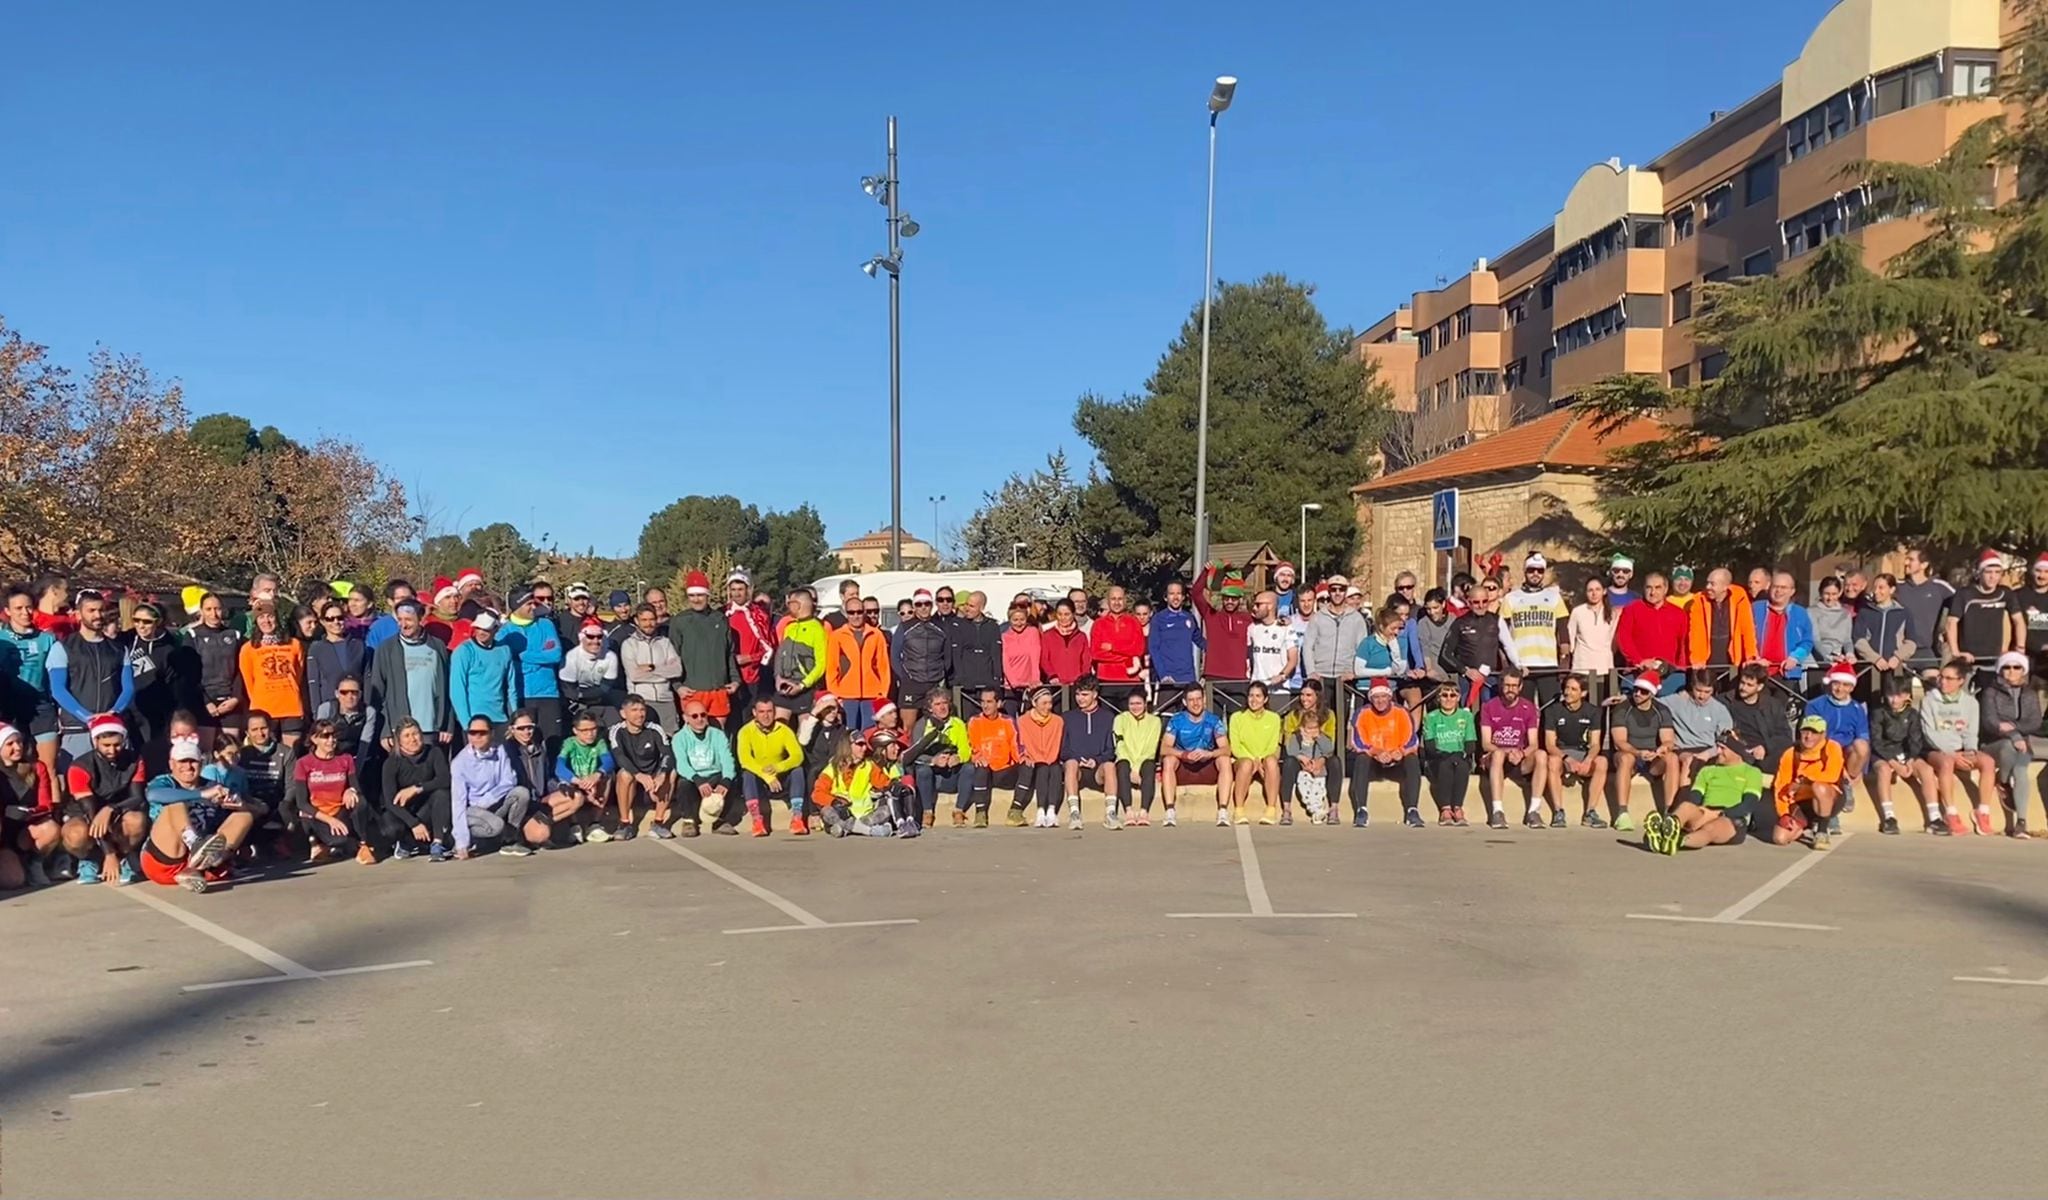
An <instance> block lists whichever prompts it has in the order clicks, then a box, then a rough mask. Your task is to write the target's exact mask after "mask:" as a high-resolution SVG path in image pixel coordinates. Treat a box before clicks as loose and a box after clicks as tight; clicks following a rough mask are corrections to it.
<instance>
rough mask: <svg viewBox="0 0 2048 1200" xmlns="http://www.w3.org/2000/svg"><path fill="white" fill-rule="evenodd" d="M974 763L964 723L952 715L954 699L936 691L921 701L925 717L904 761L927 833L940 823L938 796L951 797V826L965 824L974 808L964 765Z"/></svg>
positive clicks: (919, 721) (916, 727)
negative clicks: (941, 794) (968, 813)
mask: <svg viewBox="0 0 2048 1200" xmlns="http://www.w3.org/2000/svg"><path fill="white" fill-rule="evenodd" d="M973 759H974V747H973V746H972V745H971V744H969V742H968V738H967V722H965V721H962V720H961V719H960V718H958V717H956V716H954V715H953V697H952V695H951V694H950V693H948V692H947V691H946V689H945V688H935V689H933V690H932V692H931V694H930V695H928V696H926V697H925V698H924V714H923V715H922V716H920V717H918V719H917V724H915V725H913V726H911V729H910V746H909V751H908V757H907V758H906V759H905V760H904V761H905V765H906V766H907V767H908V774H909V776H910V780H911V782H912V783H913V784H915V785H916V786H917V813H916V816H917V819H918V821H919V823H920V824H922V825H923V826H924V827H925V828H926V829H930V828H931V827H932V824H933V823H934V822H936V821H937V820H938V819H939V815H938V814H939V793H941V792H951V793H953V824H954V825H956V826H959V825H965V824H967V810H968V808H970V807H971V806H972V805H973V798H972V792H973V788H972V786H971V784H972V781H971V780H970V779H969V778H968V771H967V764H968V763H970V762H972V761H973Z"/></svg>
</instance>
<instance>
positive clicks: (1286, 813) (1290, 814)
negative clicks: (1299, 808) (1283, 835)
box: [1280, 808, 1294, 825]
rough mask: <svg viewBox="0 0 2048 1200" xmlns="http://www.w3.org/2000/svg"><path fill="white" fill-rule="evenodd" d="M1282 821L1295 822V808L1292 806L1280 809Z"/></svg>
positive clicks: (1285, 823) (1283, 822) (1286, 822)
mask: <svg viewBox="0 0 2048 1200" xmlns="http://www.w3.org/2000/svg"><path fill="white" fill-rule="evenodd" d="M1280 823H1281V824H1282V825H1292V824H1294V810H1293V809H1292V808H1283V809H1281V810H1280Z"/></svg>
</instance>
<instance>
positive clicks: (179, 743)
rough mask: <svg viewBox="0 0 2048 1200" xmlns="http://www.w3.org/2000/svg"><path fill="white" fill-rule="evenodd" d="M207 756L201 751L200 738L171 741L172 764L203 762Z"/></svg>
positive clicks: (174, 739)
mask: <svg viewBox="0 0 2048 1200" xmlns="http://www.w3.org/2000/svg"><path fill="white" fill-rule="evenodd" d="M205 758H206V755H205V754H204V753H203V752H202V751H201V750H200V749H199V739H198V738H173V739H171V761H172V762H203V761H204V760H205Z"/></svg>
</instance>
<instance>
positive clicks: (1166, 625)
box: [1145, 579, 1208, 684]
mask: <svg viewBox="0 0 2048 1200" xmlns="http://www.w3.org/2000/svg"><path fill="white" fill-rule="evenodd" d="M1145 638H1146V643H1145V652H1146V654H1147V655H1148V656H1149V657H1150V658H1151V659H1152V682H1153V683H1154V684H1162V683H1196V682H1199V681H1200V680H1201V674H1200V672H1199V671H1197V670H1196V666H1195V652H1196V651H1197V650H1199V649H1201V648H1202V647H1203V646H1205V645H1207V644H1208V643H1207V640H1206V639H1204V638H1203V636H1202V623H1201V622H1200V621H1198V620H1196V619H1195V613H1194V610H1193V609H1190V608H1189V607H1188V589H1187V587H1186V585H1184V584H1183V583H1181V581H1180V580H1178V579H1176V580H1174V581H1173V582H1172V583H1169V584H1167V585H1166V607H1165V608H1161V609H1155V610H1154V611H1153V613H1152V622H1151V624H1149V625H1147V626H1146V627H1145Z"/></svg>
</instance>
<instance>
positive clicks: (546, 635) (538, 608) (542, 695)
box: [498, 584, 566, 796]
mask: <svg viewBox="0 0 2048 1200" xmlns="http://www.w3.org/2000/svg"><path fill="white" fill-rule="evenodd" d="M543 586H545V585H540V584H521V585H520V586H518V587H516V588H513V589H512V595H511V596H510V597H509V598H508V599H507V604H508V607H509V611H508V612H506V614H505V621H504V623H503V624H502V625H500V626H499V627H498V641H499V642H500V643H502V644H503V645H504V647H505V648H506V649H507V650H509V651H511V653H512V675H513V679H514V681H515V682H516V683H517V684H518V688H519V703H520V704H521V705H523V706H524V707H525V708H526V710H527V711H528V712H530V713H532V714H533V720H534V723H535V724H536V725H538V726H539V727H540V742H541V745H542V746H544V747H545V748H546V749H547V752H548V753H549V754H550V755H552V754H553V753H554V752H555V748H556V747H558V746H560V745H561V744H562V683H561V676H560V674H559V672H560V671H561V669H562V659H563V658H564V657H566V655H565V653H564V651H563V648H562V635H561V632H560V631H559V630H557V629H556V628H555V623H554V622H553V621H551V620H549V619H548V614H547V606H546V605H545V604H544V603H543V602H542V600H541V588H542V587H543ZM553 594H554V593H553V590H552V589H550V590H549V592H548V595H550V596H552V595H553ZM543 778H545V777H543ZM545 792H546V788H544V787H536V788H535V789H534V792H533V794H534V795H536V796H540V795H543V794H545Z"/></svg>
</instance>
